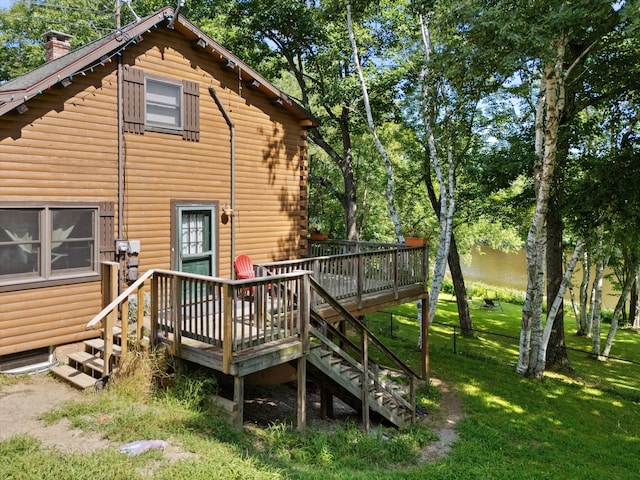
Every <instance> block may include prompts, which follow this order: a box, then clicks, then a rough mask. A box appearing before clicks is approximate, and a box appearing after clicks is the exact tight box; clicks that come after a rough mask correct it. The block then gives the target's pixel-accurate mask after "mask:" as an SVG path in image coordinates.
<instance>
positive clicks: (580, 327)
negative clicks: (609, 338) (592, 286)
mask: <svg viewBox="0 0 640 480" xmlns="http://www.w3.org/2000/svg"><path fill="white" fill-rule="evenodd" d="M590 279H591V262H590V256H589V252H588V251H587V250H586V249H585V251H584V252H582V281H581V282H580V309H579V311H578V315H577V316H576V333H577V334H578V335H581V336H585V337H586V336H588V335H589V333H590V332H591V329H590V327H589V322H588V321H587V315H588V313H589V282H590Z"/></svg>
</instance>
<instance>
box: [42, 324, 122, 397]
mask: <svg viewBox="0 0 640 480" xmlns="http://www.w3.org/2000/svg"><path fill="white" fill-rule="evenodd" d="M82 343H83V345H84V351H79V352H74V353H71V354H69V356H68V363H67V364H63V365H58V366H56V367H53V368H52V369H51V371H52V372H53V374H54V375H56V376H57V377H58V378H61V379H62V380H65V381H66V382H69V383H70V384H72V385H73V386H75V387H77V388H80V389H81V390H87V389H90V388H93V389H96V390H97V389H100V388H101V387H102V386H104V380H103V379H104V377H105V368H104V350H105V341H104V335H103V336H102V337H98V338H92V339H89V340H85V341H84V342H82ZM121 355H122V330H121V329H120V327H114V329H113V351H112V362H111V363H112V365H111V367H110V368H109V370H108V372H107V374H109V373H112V372H113V371H114V370H115V369H116V368H117V366H118V363H119V361H120V356H121Z"/></svg>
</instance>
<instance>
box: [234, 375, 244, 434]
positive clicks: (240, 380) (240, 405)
mask: <svg viewBox="0 0 640 480" xmlns="http://www.w3.org/2000/svg"><path fill="white" fill-rule="evenodd" d="M233 402H234V403H235V404H236V406H237V410H236V417H235V418H234V419H233V420H234V421H233V426H234V427H238V428H241V427H242V422H243V421H244V377H240V376H239V375H236V376H234V377H233Z"/></svg>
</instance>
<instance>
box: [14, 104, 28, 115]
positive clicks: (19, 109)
mask: <svg viewBox="0 0 640 480" xmlns="http://www.w3.org/2000/svg"><path fill="white" fill-rule="evenodd" d="M27 110H29V107H27V106H26V105H25V104H24V103H21V104H20V105H18V106H17V107H16V111H17V112H18V113H19V114H20V115H22V114H23V113H26V112H27Z"/></svg>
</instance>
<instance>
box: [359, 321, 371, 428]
mask: <svg viewBox="0 0 640 480" xmlns="http://www.w3.org/2000/svg"><path fill="white" fill-rule="evenodd" d="M361 338H362V347H361V348H362V350H361V351H362V358H361V361H362V426H363V427H364V430H365V432H367V433H368V432H369V429H370V425H369V335H368V334H367V331H366V330H363V331H362V337H361Z"/></svg>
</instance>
